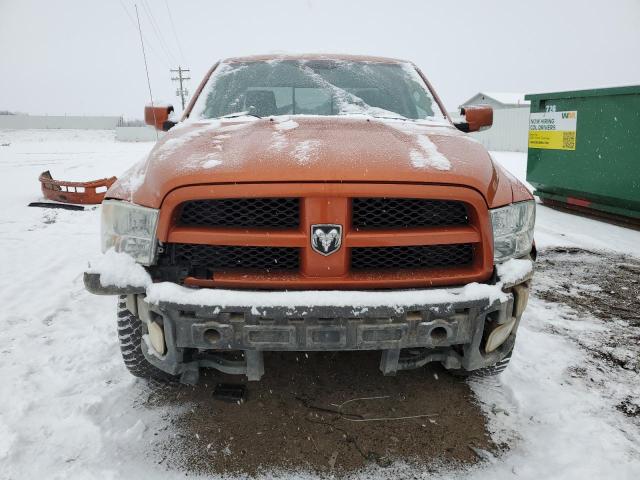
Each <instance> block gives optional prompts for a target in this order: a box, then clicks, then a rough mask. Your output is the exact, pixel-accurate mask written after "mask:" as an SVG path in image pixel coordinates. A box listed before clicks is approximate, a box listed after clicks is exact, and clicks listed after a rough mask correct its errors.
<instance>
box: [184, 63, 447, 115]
mask: <svg viewBox="0 0 640 480" xmlns="http://www.w3.org/2000/svg"><path fill="white" fill-rule="evenodd" d="M243 113H244V114H251V115H256V116H260V117H265V116H272V115H349V114H356V115H357V114H361V115H370V116H373V117H381V118H406V119H413V120H418V119H433V120H440V121H442V120H444V115H443V113H442V111H441V110H440V108H439V107H438V104H437V103H436V102H435V100H434V98H433V96H432V95H431V93H430V92H429V90H428V89H427V86H426V85H425V83H424V81H423V80H422V78H421V77H420V76H419V75H418V73H417V72H416V70H415V68H414V67H413V66H411V65H410V64H401V63H377V62H376V63H374V62H353V61H335V60H308V61H304V60H272V61H252V62H242V63H223V64H221V65H220V66H219V67H218V68H217V69H216V71H215V72H214V73H213V75H212V76H211V78H210V79H209V81H208V82H207V85H206V86H205V88H204V90H203V91H202V93H201V94H200V97H199V98H198V100H197V101H196V104H195V106H194V109H193V113H192V115H191V118H195V119H198V118H218V117H223V116H229V115H233V114H243Z"/></svg>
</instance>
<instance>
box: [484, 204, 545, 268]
mask: <svg viewBox="0 0 640 480" xmlns="http://www.w3.org/2000/svg"><path fill="white" fill-rule="evenodd" d="M490 213H491V224H492V226H493V260H494V261H495V262H504V261H505V260H509V259H510V258H517V257H521V256H523V255H526V254H527V253H529V252H530V251H531V245H532V243H533V226H534V224H535V220H536V203H535V202H534V201H533V200H531V201H526V202H518V203H512V204H511V205H508V206H506V207H502V208H496V209H494V210H490Z"/></svg>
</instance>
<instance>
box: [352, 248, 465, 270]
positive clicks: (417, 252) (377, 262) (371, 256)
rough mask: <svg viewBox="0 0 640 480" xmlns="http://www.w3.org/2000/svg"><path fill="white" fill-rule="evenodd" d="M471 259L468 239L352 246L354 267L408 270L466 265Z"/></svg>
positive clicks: (358, 268)
mask: <svg viewBox="0 0 640 480" xmlns="http://www.w3.org/2000/svg"><path fill="white" fill-rule="evenodd" d="M472 261H473V247H472V245H471V244H469V243H461V244H453V245H421V246H411V247H363V248H354V249H352V250H351V268H352V269H353V270H407V269H428V268H447V267H463V266H468V265H470V264H471V262H472Z"/></svg>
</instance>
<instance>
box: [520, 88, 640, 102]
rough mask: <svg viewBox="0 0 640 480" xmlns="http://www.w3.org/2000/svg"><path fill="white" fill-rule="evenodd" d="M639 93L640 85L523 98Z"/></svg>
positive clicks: (531, 95)
mask: <svg viewBox="0 0 640 480" xmlns="http://www.w3.org/2000/svg"><path fill="white" fill-rule="evenodd" d="M639 93H640V85H627V86H624V87H608V88H591V89H586V90H569V91H566V92H549V93H528V94H526V95H525V97H524V98H525V99H526V100H546V99H553V98H578V97H601V96H605V95H629V94H639Z"/></svg>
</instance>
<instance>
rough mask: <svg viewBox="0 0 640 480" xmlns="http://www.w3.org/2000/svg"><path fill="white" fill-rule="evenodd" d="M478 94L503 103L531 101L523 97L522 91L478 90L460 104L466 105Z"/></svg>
mask: <svg viewBox="0 0 640 480" xmlns="http://www.w3.org/2000/svg"><path fill="white" fill-rule="evenodd" d="M478 95H481V96H484V97H486V98H491V99H492V100H495V101H496V102H498V103H501V104H503V105H529V104H530V103H531V102H529V100H525V99H524V93H512V92H478V93H477V94H475V95H474V96H473V97H471V98H470V99H468V100H467V101H466V102H464V103H462V105H467V104H469V103H471V102H472V101H473V99H474V98H476V97H477V96H478Z"/></svg>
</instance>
